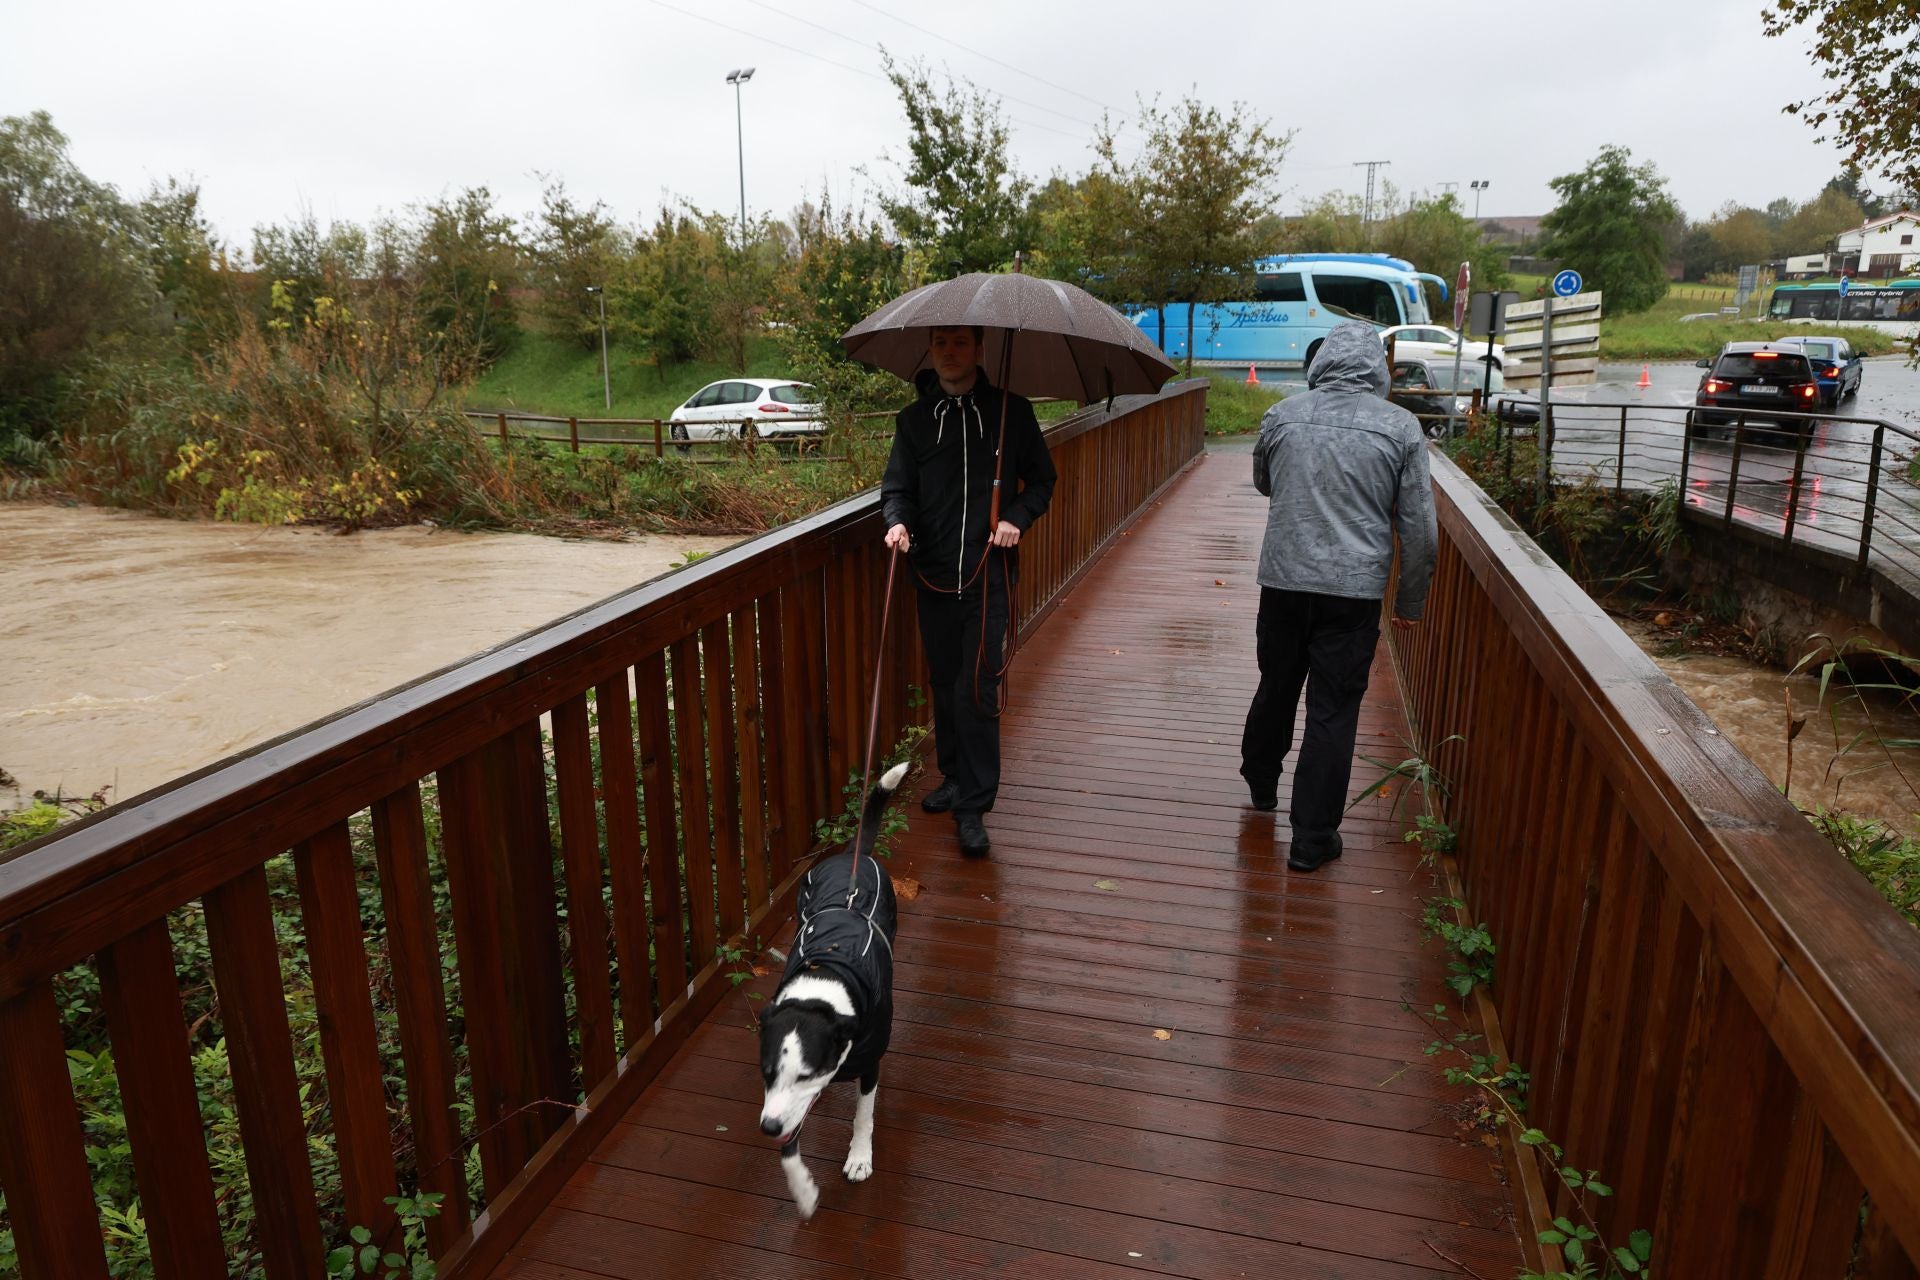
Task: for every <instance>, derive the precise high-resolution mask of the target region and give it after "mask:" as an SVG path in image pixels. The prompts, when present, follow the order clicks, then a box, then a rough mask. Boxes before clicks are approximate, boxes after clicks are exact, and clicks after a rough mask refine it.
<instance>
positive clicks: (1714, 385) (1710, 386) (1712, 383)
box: [1707, 378, 1727, 391]
mask: <svg viewBox="0 0 1920 1280" xmlns="http://www.w3.org/2000/svg"><path fill="white" fill-rule="evenodd" d="M1726 385H1727V384H1726V383H1724V382H1721V381H1719V380H1718V379H1716V378H1708V379H1707V390H1708V391H1719V390H1721V389H1722V388H1724V387H1725V386H1726Z"/></svg>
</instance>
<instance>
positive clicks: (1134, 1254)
mask: <svg viewBox="0 0 1920 1280" xmlns="http://www.w3.org/2000/svg"><path fill="white" fill-rule="evenodd" d="M1127 1256H1128V1257H1129V1258H1142V1257H1145V1256H1146V1255H1145V1254H1143V1253H1141V1252H1140V1251H1139V1250H1138V1249H1129V1250H1127Z"/></svg>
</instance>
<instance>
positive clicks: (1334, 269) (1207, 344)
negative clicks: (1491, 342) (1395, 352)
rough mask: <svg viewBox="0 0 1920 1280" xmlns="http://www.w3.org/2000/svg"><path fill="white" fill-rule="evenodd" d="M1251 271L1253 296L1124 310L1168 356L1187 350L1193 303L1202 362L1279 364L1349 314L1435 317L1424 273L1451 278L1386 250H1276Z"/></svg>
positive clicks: (1396, 320)
mask: <svg viewBox="0 0 1920 1280" xmlns="http://www.w3.org/2000/svg"><path fill="white" fill-rule="evenodd" d="M1253 275H1254V296H1253V297H1252V298H1251V299H1249V300H1247V301H1245V302H1224V303H1219V304H1217V305H1210V304H1206V303H1201V304H1198V305H1195V306H1193V307H1191V308H1189V306H1188V305H1187V304H1186V303H1172V304H1170V305H1168V306H1167V307H1166V308H1164V311H1163V309H1161V308H1155V307H1143V306H1135V307H1128V308H1126V313H1127V315H1128V316H1129V317H1130V318H1131V319H1132V320H1133V322H1134V323H1135V324H1137V325H1139V326H1140V327H1141V328H1142V329H1143V330H1145V331H1146V333H1147V335H1148V336H1149V337H1151V338H1153V339H1154V341H1156V342H1158V343H1159V344H1160V347H1161V349H1162V350H1163V351H1165V352H1166V353H1167V356H1168V357H1169V358H1170V359H1174V360H1184V359H1185V358H1186V355H1187V313H1188V311H1189V310H1191V311H1192V313H1193V347H1194V351H1193V362H1194V363H1195V364H1196V365H1205V366H1219V367H1232V368H1244V367H1246V366H1247V365H1255V366H1264V367H1268V368H1275V367H1281V366H1289V367H1291V366H1304V365H1306V364H1309V363H1311V362H1312V360H1313V357H1314V353H1315V352H1317V351H1318V350H1319V347H1320V340H1321V339H1323V338H1325V337H1326V336H1327V333H1328V331H1329V330H1331V329H1332V328H1333V327H1334V326H1335V325H1337V324H1340V323H1341V322H1343V321H1346V320H1364V321H1366V322H1367V323H1369V324H1372V325H1374V326H1376V327H1378V328H1381V329H1387V328H1391V327H1392V326H1394V325H1397V324H1427V323H1430V322H1431V320H1432V317H1431V316H1429V315H1428V314H1427V300H1426V296H1425V294H1424V293H1422V291H1421V288H1420V286H1421V282H1422V281H1427V282H1431V283H1432V284H1435V285H1438V286H1439V289H1440V297H1441V299H1442V300H1443V301H1444V300H1445V299H1446V297H1447V282H1446V281H1445V280H1443V279H1441V278H1440V277H1439V276H1436V275H1430V274H1428V273H1426V272H1423V271H1417V270H1415V269H1414V266H1413V264H1412V263H1411V262H1407V261H1405V260H1404V259H1401V258H1393V257H1388V256H1387V255H1386V254H1384V253H1290V254H1278V255H1275V256H1273V257H1270V258H1260V259H1257V260H1255V262H1254V264H1253Z"/></svg>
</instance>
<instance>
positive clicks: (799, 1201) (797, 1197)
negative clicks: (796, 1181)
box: [793, 1182, 820, 1222]
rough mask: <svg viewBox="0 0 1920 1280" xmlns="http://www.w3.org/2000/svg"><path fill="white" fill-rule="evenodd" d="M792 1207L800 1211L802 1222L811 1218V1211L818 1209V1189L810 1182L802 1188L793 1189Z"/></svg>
mask: <svg viewBox="0 0 1920 1280" xmlns="http://www.w3.org/2000/svg"><path fill="white" fill-rule="evenodd" d="M793 1207H794V1208H796V1209H798V1210H799V1211H800V1220H801V1221H802V1222H805V1221H807V1220H808V1219H810V1218H812V1217H813V1211H814V1210H815V1209H818V1208H819V1207H820V1188H819V1187H817V1186H815V1185H814V1184H813V1183H811V1182H809V1183H808V1184H807V1185H806V1186H804V1187H798V1188H795V1190H794V1193H793Z"/></svg>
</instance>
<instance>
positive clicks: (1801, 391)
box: [1687, 342, 1821, 435]
mask: <svg viewBox="0 0 1920 1280" xmlns="http://www.w3.org/2000/svg"><path fill="white" fill-rule="evenodd" d="M1698 363H1699V365H1700V367H1701V368H1703V369H1705V370H1706V371H1707V372H1706V373H1705V374H1704V375H1702V376H1701V379H1700V387H1699V390H1697V391H1696V392H1695V393H1694V397H1693V404H1694V409H1693V412H1692V413H1690V414H1688V415H1687V431H1688V433H1689V434H1694V435H1697V434H1699V433H1700V432H1701V431H1702V430H1703V429H1704V428H1707V427H1737V426H1740V425H1742V424H1744V423H1749V422H1753V423H1763V424H1765V425H1766V426H1768V427H1771V428H1775V429H1779V430H1785V431H1797V432H1799V433H1800V434H1802V435H1811V434H1812V432H1813V419H1812V418H1811V417H1802V418H1794V417H1786V416H1783V415H1787V414H1813V413H1817V412H1819V409H1820V400H1821V396H1820V382H1819V379H1818V378H1817V377H1816V376H1815V374H1814V370H1813V365H1812V364H1811V363H1810V362H1809V361H1808V360H1807V354H1806V352H1804V351H1802V350H1800V349H1799V348H1797V347H1792V346H1786V345H1782V344H1777V343H1771V342H1729V343H1728V344H1727V345H1726V346H1725V347H1724V348H1722V349H1721V351H1720V354H1719V355H1717V356H1715V357H1714V358H1713V359H1711V360H1701V361H1699V362H1698Z"/></svg>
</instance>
